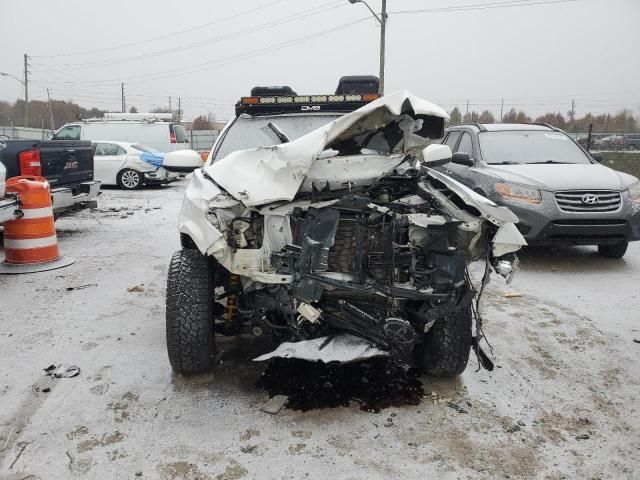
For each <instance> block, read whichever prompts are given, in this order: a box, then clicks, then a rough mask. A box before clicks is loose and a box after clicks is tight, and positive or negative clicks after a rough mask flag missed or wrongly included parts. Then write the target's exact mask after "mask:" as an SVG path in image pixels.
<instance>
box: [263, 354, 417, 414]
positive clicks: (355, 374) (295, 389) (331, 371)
mask: <svg viewBox="0 0 640 480" xmlns="http://www.w3.org/2000/svg"><path fill="white" fill-rule="evenodd" d="M418 377H419V372H418V371H416V370H414V369H408V368H406V367H405V366H403V365H400V364H398V363H395V362H392V361H389V360H386V359H375V360H369V361H366V362H358V363H349V364H339V363H329V364H326V363H322V362H307V361H304V360H294V359H275V360H272V361H271V363H270V364H269V366H268V367H267V368H266V370H265V371H264V372H263V373H262V376H261V377H260V379H259V380H258V382H257V386H258V387H259V388H261V389H263V390H265V391H267V392H268V393H269V395H270V396H273V395H287V396H288V397H289V402H288V403H287V408H291V409H293V410H302V411H308V410H313V409H319V408H334V407H339V406H345V407H346V406H348V405H350V404H351V403H352V402H356V403H358V404H359V405H360V409H361V410H364V411H367V412H376V413H377V412H380V410H382V409H383V408H388V407H400V406H403V405H418V404H420V402H421V401H422V399H423V396H424V389H423V387H422V383H421V382H420V380H419V378H418Z"/></svg>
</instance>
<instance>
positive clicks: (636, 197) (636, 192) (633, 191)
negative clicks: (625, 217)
mask: <svg viewBox="0 0 640 480" xmlns="http://www.w3.org/2000/svg"><path fill="white" fill-rule="evenodd" d="M629 198H630V199H631V201H632V202H633V203H640V183H636V184H635V185H633V186H632V187H630V188H629Z"/></svg>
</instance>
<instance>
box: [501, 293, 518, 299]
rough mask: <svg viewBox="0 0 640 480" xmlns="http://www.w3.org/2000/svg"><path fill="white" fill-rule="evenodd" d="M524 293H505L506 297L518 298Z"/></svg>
mask: <svg viewBox="0 0 640 480" xmlns="http://www.w3.org/2000/svg"><path fill="white" fill-rule="evenodd" d="M521 296H522V294H521V293H520V292H507V293H505V294H504V297H505V298H518V297H521Z"/></svg>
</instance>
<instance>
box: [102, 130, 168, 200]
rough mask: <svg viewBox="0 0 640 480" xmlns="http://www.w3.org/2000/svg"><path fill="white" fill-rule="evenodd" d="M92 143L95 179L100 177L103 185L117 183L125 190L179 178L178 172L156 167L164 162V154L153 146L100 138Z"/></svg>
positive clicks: (165, 182) (164, 182) (161, 183)
mask: <svg viewBox="0 0 640 480" xmlns="http://www.w3.org/2000/svg"><path fill="white" fill-rule="evenodd" d="M93 145H94V146H95V152H94V154H93V158H94V174H93V176H94V180H99V181H100V182H102V184H103V185H117V186H118V187H120V188H122V189H125V190H133V189H136V188H140V187H142V186H143V185H163V184H167V183H170V182H173V181H174V180H177V178H178V175H176V174H173V173H169V172H167V171H166V170H165V169H164V168H162V167H158V166H157V165H159V164H161V163H162V159H163V155H164V154H162V153H160V152H158V151H156V150H154V149H152V148H149V147H145V146H144V145H139V144H137V143H129V142H116V141H109V140H97V141H94V142H93ZM145 158H146V159H147V160H148V161H145V160H144V159H145ZM149 162H151V163H149Z"/></svg>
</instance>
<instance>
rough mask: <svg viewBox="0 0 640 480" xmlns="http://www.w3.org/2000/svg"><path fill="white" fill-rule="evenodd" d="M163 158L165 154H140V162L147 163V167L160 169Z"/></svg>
mask: <svg viewBox="0 0 640 480" xmlns="http://www.w3.org/2000/svg"><path fill="white" fill-rule="evenodd" d="M164 156H165V154H164V153H162V152H153V153H151V152H142V153H141V154H140V160H142V161H143V162H146V163H148V164H149V165H153V166H154V167H157V168H160V167H161V166H162V163H163V162H164Z"/></svg>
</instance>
